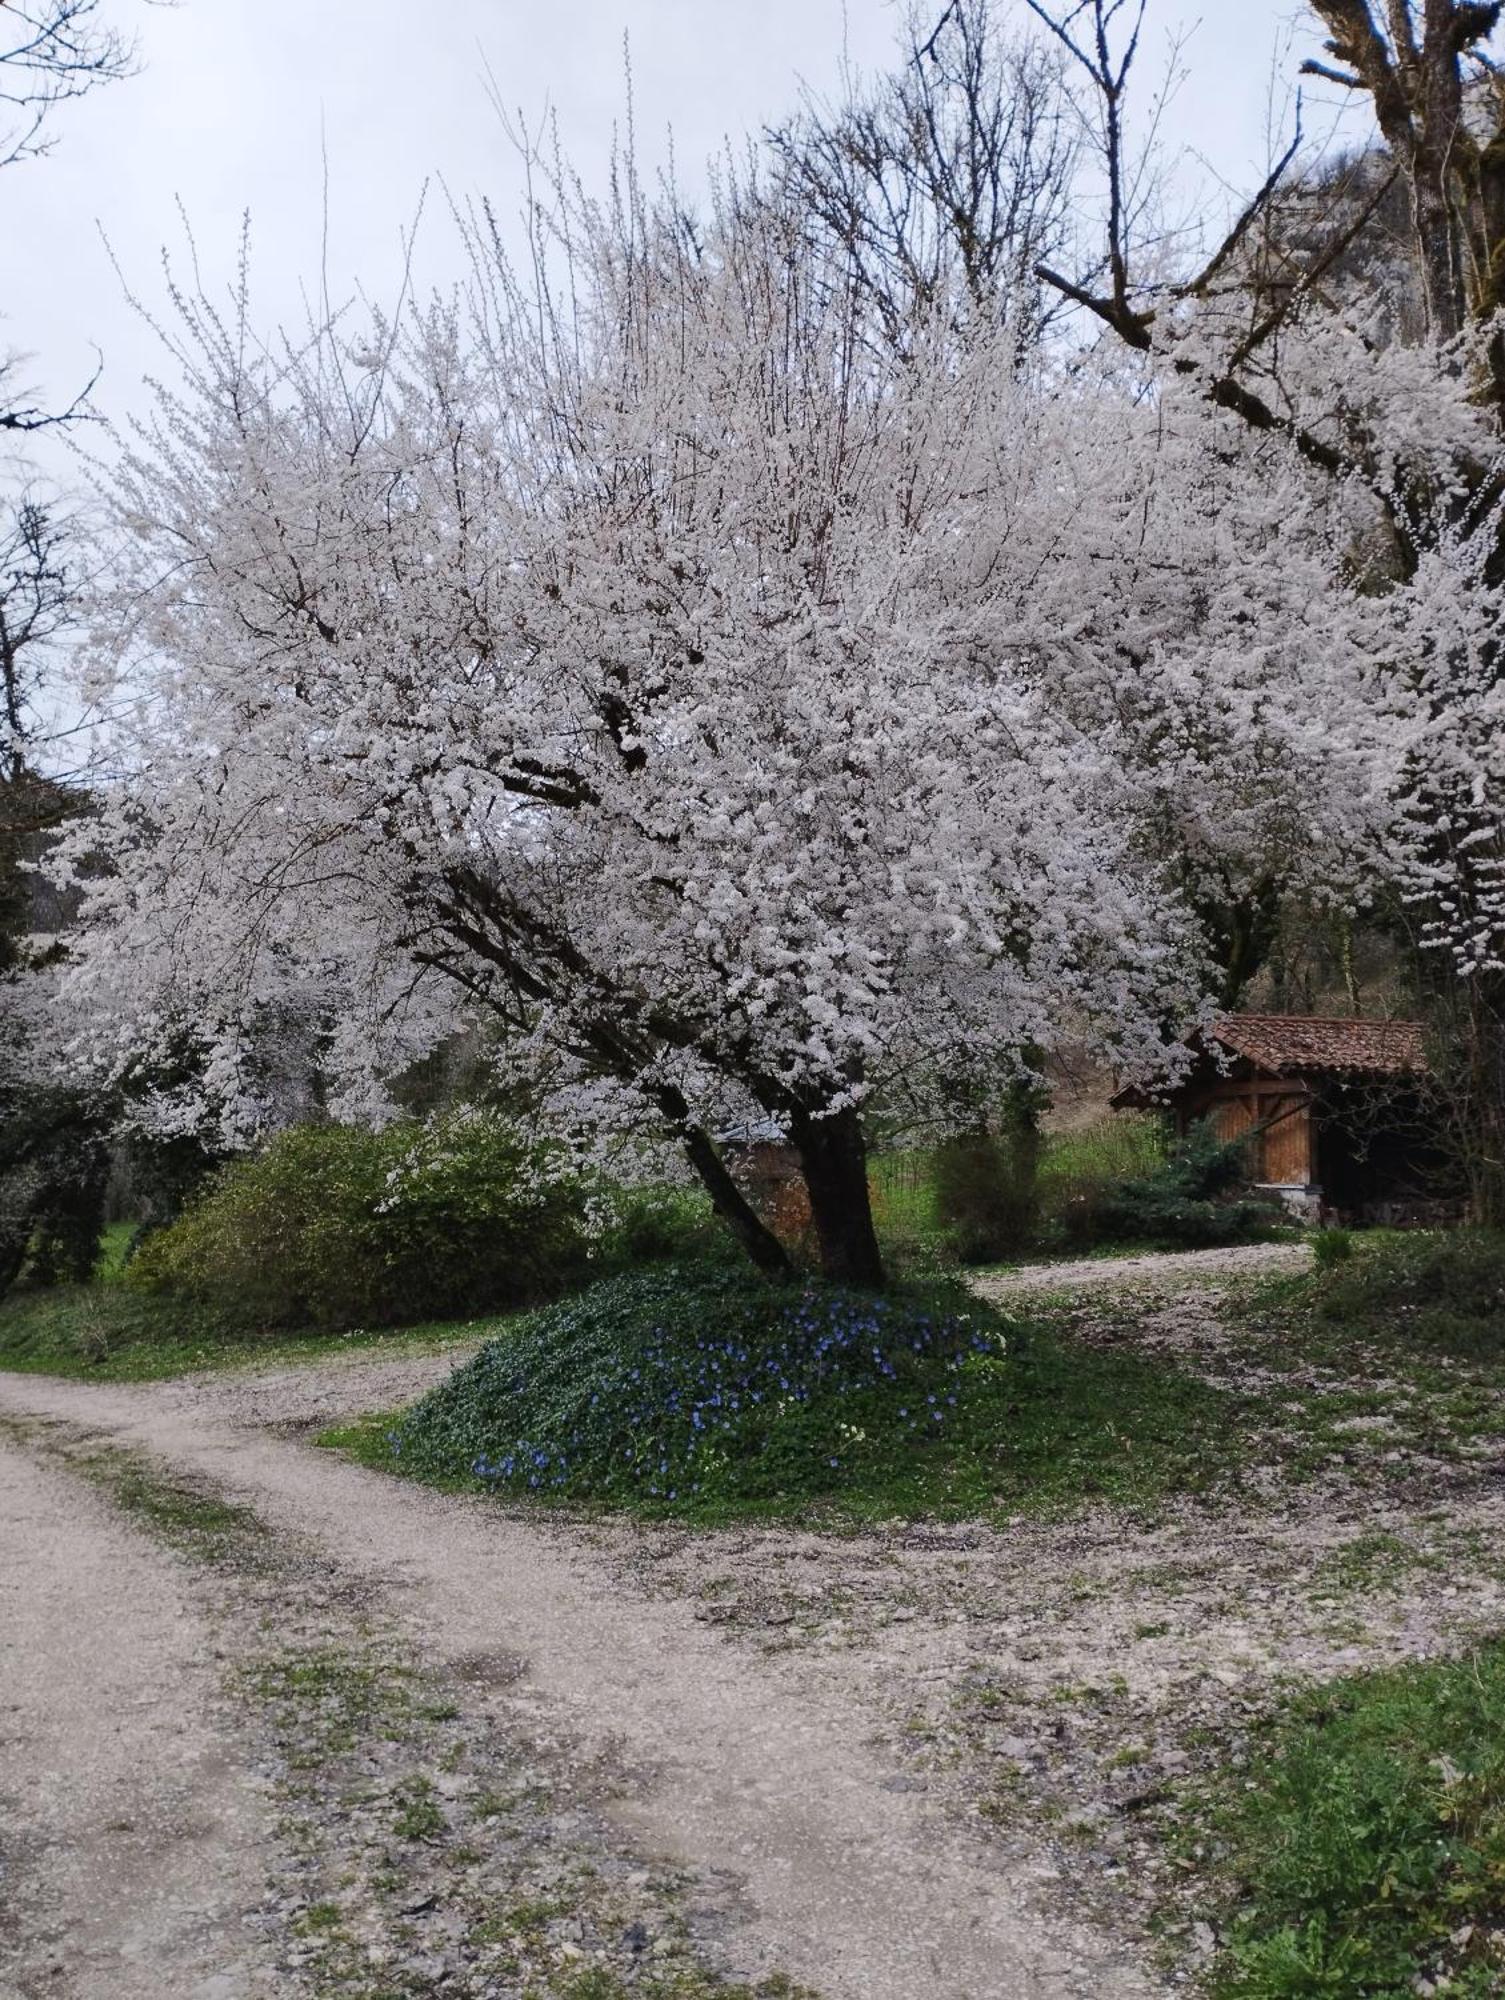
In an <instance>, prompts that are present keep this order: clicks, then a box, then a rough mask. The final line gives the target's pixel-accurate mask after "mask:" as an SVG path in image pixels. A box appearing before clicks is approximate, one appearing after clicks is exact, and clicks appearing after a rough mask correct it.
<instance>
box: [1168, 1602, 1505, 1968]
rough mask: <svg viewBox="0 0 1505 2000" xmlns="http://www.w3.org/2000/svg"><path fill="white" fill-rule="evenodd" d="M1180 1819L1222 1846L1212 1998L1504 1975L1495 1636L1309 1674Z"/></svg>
mask: <svg viewBox="0 0 1505 2000" xmlns="http://www.w3.org/2000/svg"><path fill="white" fill-rule="evenodd" d="M1177 1817H1178V1841H1179V1845H1180V1847H1181V1850H1182V1853H1183V1855H1184V1856H1187V1857H1191V1858H1192V1859H1193V1860H1195V1859H1196V1857H1198V1856H1199V1855H1200V1856H1201V1857H1202V1858H1203V1859H1204V1860H1205V1858H1206V1857H1207V1856H1209V1855H1218V1856H1221V1857H1222V1858H1221V1859H1220V1860H1219V1861H1218V1862H1217V1864H1216V1866H1217V1875H1218V1886H1219V1888H1220V1889H1221V1892H1222V1898H1223V1910H1222V1912H1221V1915H1222V1919H1223V1922H1222V1930H1223V1935H1224V1937H1225V1940H1226V1943H1225V1947H1224V1949H1223V1951H1222V1953H1221V1955H1220V1957H1219V1959H1218V1961H1217V1964H1216V1967H1215V1969H1214V1972H1213V1974H1212V1978H1211V1991H1212V1993H1213V1994H1214V1995H1216V1996H1217V1997H1218V2000H1306V1996H1315V1995H1319V1994H1331V1995H1334V1996H1352V2000H1390V1996H1392V1995H1394V1996H1400V1995H1406V1994H1410V1993H1411V1992H1413V1991H1417V1990H1422V1989H1421V1987H1420V1982H1421V1981H1423V1980H1431V1981H1434V1982H1436V1987H1435V1990H1437V1991H1439V1992H1441V1991H1445V1992H1446V1993H1448V1994H1449V1995H1450V1996H1455V1997H1456V2000H1486V1996H1489V1995H1497V1994H1499V1993H1500V1992H1501V1991H1502V1990H1505V1956H1502V1954H1501V1950H1500V1929H1501V1926H1502V1924H1505V1644H1502V1643H1498V1642H1497V1643H1493V1644H1490V1645H1487V1646H1484V1647H1481V1648H1480V1649H1479V1651H1478V1652H1476V1653H1475V1654H1473V1655H1472V1656H1470V1657H1468V1658H1466V1659H1460V1660H1449V1661H1440V1662H1428V1663H1426V1664H1423V1665H1414V1666H1407V1667H1402V1668H1396V1669H1390V1670H1387V1671H1384V1672H1378V1673H1368V1674H1360V1675H1356V1676H1354V1677H1352V1678H1350V1679H1347V1680H1341V1681H1336V1682H1332V1683H1329V1684H1327V1685H1325V1686H1322V1687H1318V1688H1315V1689H1312V1690H1311V1691H1309V1692H1307V1693H1305V1694H1303V1695H1301V1696H1299V1697H1298V1698H1296V1699H1295V1700H1294V1701H1293V1702H1292V1703H1291V1704H1290V1705H1289V1706H1288V1707H1287V1708H1286V1709H1285V1710H1284V1711H1283V1712H1282V1713H1281V1714H1279V1715H1278V1716H1277V1717H1276V1718H1274V1720H1273V1721H1272V1722H1271V1723H1270V1724H1269V1725H1268V1727H1267V1731H1266V1740H1265V1742H1264V1743H1263V1744H1262V1745H1261V1747H1260V1753H1259V1754H1258V1755H1257V1756H1256V1757H1255V1758H1254V1759H1253V1760H1252V1761H1251V1762H1250V1763H1249V1764H1248V1766H1247V1767H1245V1768H1242V1769H1239V1770H1228V1771H1225V1772H1223V1773H1221V1774H1219V1775H1218V1776H1216V1777H1215V1778H1213V1779H1211V1780H1209V1781H1205V1782H1204V1783H1203V1784H1202V1785H1201V1786H1200V1787H1199V1788H1198V1789H1197V1790H1196V1791H1194V1792H1192V1793H1190V1794H1189V1795H1187V1796H1186V1797H1185V1798H1184V1799H1183V1800H1182V1801H1181V1803H1180V1805H1179V1807H1178V1815H1177ZM1426 1990H1433V1989H1431V1988H1428V1989H1426Z"/></svg>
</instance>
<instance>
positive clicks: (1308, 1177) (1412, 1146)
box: [1113, 1014, 1438, 1221]
mask: <svg viewBox="0 0 1505 2000" xmlns="http://www.w3.org/2000/svg"><path fill="white" fill-rule="evenodd" d="M1190 1047H1191V1048H1192V1049H1193V1051H1194V1053H1195V1057H1196V1060H1195V1062H1194V1063H1193V1066H1192V1069H1191V1071H1190V1073H1189V1074H1188V1076H1187V1077H1186V1078H1185V1080H1184V1081H1183V1082H1182V1083H1180V1084H1179V1085H1178V1086H1176V1087H1175V1088H1174V1089H1171V1090H1166V1091H1163V1092H1158V1093H1157V1092H1155V1091H1151V1090H1141V1089H1132V1088H1131V1089H1128V1090H1121V1091H1120V1092H1119V1093H1118V1095H1117V1096H1116V1097H1115V1098H1114V1099H1113V1103H1114V1106H1115V1107H1116V1108H1124V1107H1136V1108H1140V1109H1149V1108H1158V1109H1162V1110H1166V1111H1169V1112H1170V1114H1171V1115H1172V1117H1173V1118H1174V1120H1175V1125H1176V1130H1177V1132H1178V1133H1184V1132H1186V1131H1187V1129H1188V1128H1189V1127H1190V1126H1192V1125H1193V1124H1196V1123H1197V1122H1198V1121H1199V1120H1202V1119H1208V1120H1210V1121H1211V1124H1212V1128H1213V1130H1214V1131H1215V1132H1216V1133H1217V1135H1218V1136H1219V1138H1222V1139H1245V1140H1246V1141H1247V1145H1248V1153H1249V1178H1250V1181H1251V1182H1252V1183H1253V1184H1254V1185H1255V1186H1256V1187H1259V1188H1262V1189H1265V1190H1268V1191H1269V1192H1271V1193H1274V1194H1278V1195H1279V1196H1280V1197H1281V1198H1282V1199H1283V1200H1284V1201H1285V1202H1286V1204H1287V1205H1288V1206H1289V1207H1291V1208H1292V1209H1294V1210H1296V1211H1298V1212H1299V1213H1301V1214H1304V1215H1308V1216H1310V1217H1311V1218H1312V1219H1313V1220H1317V1219H1342V1220H1354V1221H1360V1220H1398V1219H1402V1216H1403V1211H1406V1210H1407V1209H1409V1208H1415V1207H1417V1206H1420V1205H1424V1204H1425V1203H1426V1202H1427V1201H1428V1200H1429V1199H1430V1198H1431V1197H1432V1196H1433V1195H1434V1194H1435V1190H1436V1169H1437V1164H1438V1161H1437V1149H1436V1146H1435V1144H1434V1142H1433V1140H1432V1138H1431V1135H1430V1132H1429V1124H1430V1118H1429V1112H1428V1107H1427V1104H1426V1101H1425V1088H1424V1079H1425V1076H1426V1071H1427V1057H1426V1048H1425V1044H1424V1038H1423V1034H1422V1029H1421V1024H1420V1023H1419V1022H1416V1021H1360V1020H1351V1019H1344V1018H1336V1017H1335V1018H1323V1017H1321V1016H1318V1015H1304V1014H1228V1015H1224V1016H1223V1017H1222V1018H1221V1019H1220V1020H1218V1021H1215V1022H1214V1023H1213V1025H1212V1026H1211V1027H1210V1028H1206V1029H1203V1030H1200V1031H1199V1032H1198V1033H1197V1034H1196V1035H1194V1036H1192V1037H1191V1038H1190Z"/></svg>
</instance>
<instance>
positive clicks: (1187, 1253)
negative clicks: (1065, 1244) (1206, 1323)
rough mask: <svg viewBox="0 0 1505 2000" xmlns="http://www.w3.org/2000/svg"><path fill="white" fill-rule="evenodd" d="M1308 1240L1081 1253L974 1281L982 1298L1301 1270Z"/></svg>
mask: <svg viewBox="0 0 1505 2000" xmlns="http://www.w3.org/2000/svg"><path fill="white" fill-rule="evenodd" d="M1311 1260H1312V1252H1311V1246H1310V1244H1307V1243H1241V1244H1236V1245H1234V1246H1233V1247H1232V1248H1230V1249H1224V1250H1172V1251H1160V1250H1145V1251H1141V1252H1140V1253H1139V1254H1138V1255H1137V1256H1133V1257H1082V1258H1079V1259H1078V1260H1077V1261H1076V1262H1075V1263H1060V1264H1022V1265H1020V1267H1019V1268H1018V1269H1017V1270H1015V1271H994V1272H988V1273H986V1274H983V1275H979V1276H977V1277H975V1278H974V1279H973V1283H974V1285H975V1287H976V1289H977V1290H978V1291H979V1292H981V1293H982V1295H983V1297H984V1298H988V1299H999V1298H1006V1297H1007V1296H1008V1295H1009V1294H1010V1293H1013V1292H1079V1291H1095V1290H1097V1289H1098V1288H1099V1287H1101V1286H1109V1285H1112V1286H1118V1287H1120V1288H1121V1287H1124V1286H1128V1285H1136V1284H1155V1285H1162V1284H1165V1283H1167V1282H1173V1283H1174V1282H1180V1281H1181V1280H1184V1279H1188V1278H1192V1279H1195V1278H1205V1279H1217V1278H1240V1277H1258V1276H1261V1275H1269V1274H1272V1273H1275V1272H1280V1271H1286V1272H1294V1271H1304V1270H1306V1268H1307V1267H1308V1265H1309V1264H1310V1263H1311Z"/></svg>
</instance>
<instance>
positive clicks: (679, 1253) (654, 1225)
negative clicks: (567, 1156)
mask: <svg viewBox="0 0 1505 2000" xmlns="http://www.w3.org/2000/svg"><path fill="white" fill-rule="evenodd" d="M597 1208H598V1224H597V1234H596V1239H595V1244H594V1248H593V1254H592V1260H591V1261H592V1265H593V1267H594V1269H595V1270H596V1271H597V1272H599V1273H600V1274H601V1275H602V1276H606V1275H609V1274H611V1273H613V1272H618V1271H636V1270H642V1269H643V1268H645V1267H646V1266H649V1265H652V1264H666V1263H673V1262H679V1263H697V1264H698V1263H707V1264H738V1263H740V1262H741V1259H742V1252H741V1250H740V1249H739V1248H738V1246H737V1243H736V1241H735V1239H734V1238H733V1236H732V1234H731V1232H730V1230H728V1229H727V1228H726V1227H725V1226H724V1224H722V1223H721V1222H720V1221H718V1220H717V1217H716V1214H715V1211H714V1210H713V1209H712V1207H711V1204H710V1199H709V1197H708V1196H706V1195H705V1194H703V1193H702V1192H701V1191H700V1190H699V1189H698V1188H689V1187H669V1186H661V1187H612V1188H609V1189H607V1190H606V1191H605V1192H604V1193H602V1194H601V1195H600V1196H599V1197H598V1200H597Z"/></svg>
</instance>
